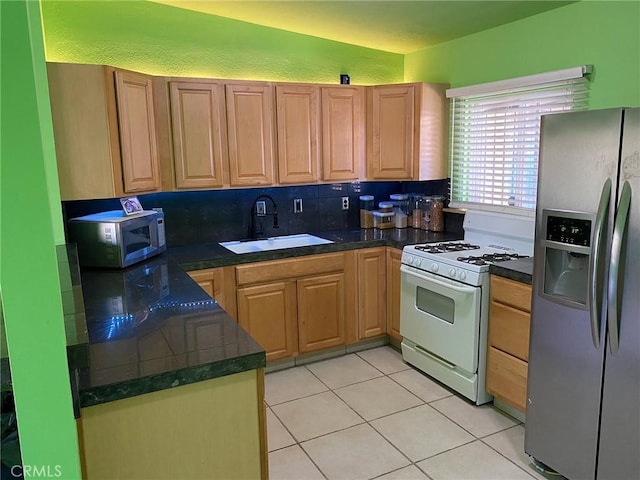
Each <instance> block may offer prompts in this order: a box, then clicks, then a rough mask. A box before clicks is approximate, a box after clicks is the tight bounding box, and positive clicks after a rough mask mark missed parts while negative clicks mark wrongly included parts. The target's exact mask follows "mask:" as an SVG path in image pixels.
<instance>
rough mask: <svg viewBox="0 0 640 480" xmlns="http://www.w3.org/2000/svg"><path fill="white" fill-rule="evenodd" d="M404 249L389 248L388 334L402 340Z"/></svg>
mask: <svg viewBox="0 0 640 480" xmlns="http://www.w3.org/2000/svg"><path fill="white" fill-rule="evenodd" d="M401 257H402V250H398V249H396V248H387V334H388V335H389V336H390V337H391V338H394V339H396V340H400V341H402V335H400V265H401V261H400V260H401Z"/></svg>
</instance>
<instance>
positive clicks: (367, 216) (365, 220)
mask: <svg viewBox="0 0 640 480" xmlns="http://www.w3.org/2000/svg"><path fill="white" fill-rule="evenodd" d="M360 228H373V195H360Z"/></svg>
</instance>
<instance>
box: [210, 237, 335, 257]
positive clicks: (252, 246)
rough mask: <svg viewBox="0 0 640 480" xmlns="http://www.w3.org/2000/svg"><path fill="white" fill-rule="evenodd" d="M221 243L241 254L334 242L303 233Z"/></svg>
mask: <svg viewBox="0 0 640 480" xmlns="http://www.w3.org/2000/svg"><path fill="white" fill-rule="evenodd" d="M219 243H220V245H222V246H223V247H224V248H226V249H227V250H231V251H232V252H233V253H238V254H241V253H256V252H267V251H269V250H280V249H282V248H296V247H310V246H313V245H324V244H327V243H333V242H332V241H331V240H327V239H326V238H321V237H316V236H315V235H309V234H308V233H301V234H298V235H283V236H281V237H271V238H266V239H263V240H250V241H244V242H240V241H233V242H219Z"/></svg>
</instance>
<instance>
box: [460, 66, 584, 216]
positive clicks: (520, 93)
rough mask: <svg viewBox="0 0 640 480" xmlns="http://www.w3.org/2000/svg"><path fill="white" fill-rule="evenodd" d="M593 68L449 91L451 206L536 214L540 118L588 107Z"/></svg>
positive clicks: (582, 68)
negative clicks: (589, 74) (450, 115)
mask: <svg viewBox="0 0 640 480" xmlns="http://www.w3.org/2000/svg"><path fill="white" fill-rule="evenodd" d="M587 73H590V68H589V67H588V66H580V67H575V68H569V69H566V70H560V71H557V72H549V73H543V74H538V75H530V76H528V77H521V78H515V79H510V80H503V81H499V82H492V83H485V84H481V85H473V86H469V87H462V88H454V89H449V90H447V97H449V98H451V99H452V124H451V162H450V174H451V205H452V206H456V207H463V208H476V209H484V210H502V211H509V212H511V213H522V214H529V215H533V214H534V211H535V207H536V188H537V181H538V146H539V137H540V117H541V115H545V114H548V113H554V112H562V111H567V110H579V109H584V108H586V105H587V96H588V81H587V79H586V78H585V77H584V75H585V74H587Z"/></svg>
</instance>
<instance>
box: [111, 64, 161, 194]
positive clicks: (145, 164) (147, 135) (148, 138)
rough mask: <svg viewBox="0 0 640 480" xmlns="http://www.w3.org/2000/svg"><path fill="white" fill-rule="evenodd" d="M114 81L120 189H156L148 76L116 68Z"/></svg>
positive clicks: (155, 150) (155, 149)
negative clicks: (119, 156)
mask: <svg viewBox="0 0 640 480" xmlns="http://www.w3.org/2000/svg"><path fill="white" fill-rule="evenodd" d="M115 82H116V98H117V103H118V123H119V127H120V152H121V155H122V176H123V180H124V190H125V192H144V191H153V190H158V189H160V168H159V158H158V146H157V142H156V127H155V121H154V118H153V91H152V86H151V85H152V80H151V77H149V76H147V75H142V74H139V73H133V72H126V71H120V70H116V71H115Z"/></svg>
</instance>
